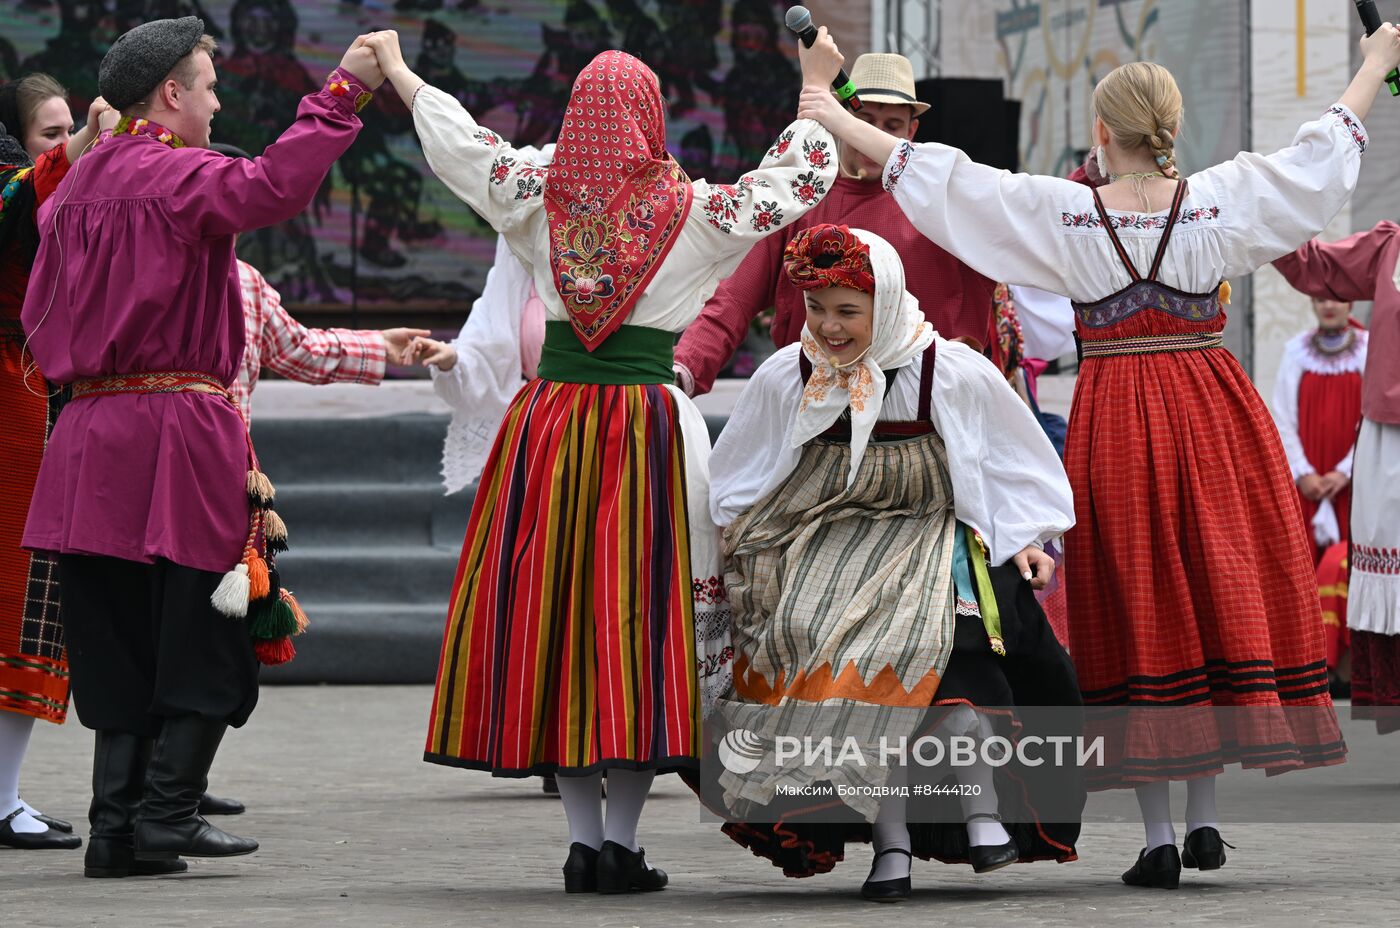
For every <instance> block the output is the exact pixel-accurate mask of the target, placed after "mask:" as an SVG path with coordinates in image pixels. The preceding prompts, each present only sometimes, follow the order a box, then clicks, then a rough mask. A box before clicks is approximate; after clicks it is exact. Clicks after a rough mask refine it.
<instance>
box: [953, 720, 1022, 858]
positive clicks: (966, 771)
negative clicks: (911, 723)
mask: <svg viewBox="0 0 1400 928" xmlns="http://www.w3.org/2000/svg"><path fill="white" fill-rule="evenodd" d="M939 734H940V735H942V736H943V737H945V738H946V737H950V736H954V735H964V736H967V737H971V738H976V739H977V741H978V742H979V743H980V742H982V741H985V740H986V739H988V738H990V737H991V736H992V723H991V722H989V721H987V717H986V716H984V715H983V714H982V713H980V712H977V711H976V710H974V709H972V708H971V707H970V706H958V707H957V708H956V709H954V710H953V711H952V712H951V713H949V715H948V717H947V718H946V719H944V721H943V723H942V724H941V725H940V726H939ZM953 772H954V773H955V774H956V775H957V778H958V783H960V784H961V785H963V786H965V787H969V789H968V793H969V794H971V793H976V795H964V796H961V797H959V802H960V803H961V805H962V811H963V819H964V820H968V819H971V820H970V821H968V822H967V843H968V844H970V845H971V846H973V847H991V846H995V845H999V844H1005V843H1006V842H1008V841H1010V840H1011V835H1009V834H1007V832H1006V829H1005V828H1004V827H1002V824H1001V822H1000V821H998V820H997V819H994V818H976V819H973V818H972V816H973V815H977V814H979V813H980V814H982V815H995V814H997V810H998V808H999V803H998V800H997V787H996V781H995V780H994V779H993V773H994V771H993V770H992V768H991V766H990V765H989V764H987V763H985V762H984V761H982V760H981V759H980V755H979V759H978V760H977V762H976V763H975V764H972V765H970V766H966V767H954V768H953Z"/></svg>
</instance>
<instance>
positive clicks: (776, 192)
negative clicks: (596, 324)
mask: <svg viewBox="0 0 1400 928" xmlns="http://www.w3.org/2000/svg"><path fill="white" fill-rule="evenodd" d="M413 123H414V127H415V128H416V129H417V131H418V137H419V139H420V140H421V141H422V143H423V154H424V155H425V156H426V158H427V160H428V165H429V166H430V167H431V168H432V169H433V173H434V174H436V175H437V176H438V177H439V178H440V179H441V180H442V182H443V183H444V184H446V185H447V186H448V188H449V189H451V190H452V192H453V193H455V194H456V195H457V196H458V197H460V198H461V199H462V200H464V201H466V203H467V204H468V205H470V206H471V207H472V209H474V210H476V211H477V213H479V214H480V215H481V217H482V218H483V219H485V220H486V221H487V222H489V223H490V224H491V225H492V227H494V228H495V229H496V230H497V231H498V232H500V233H501V235H503V236H504V237H505V239H506V243H507V244H508V245H509V246H510V249H511V251H512V252H513V253H514V254H515V256H516V257H517V258H519V259H520V262H521V263H522V264H523V265H524V266H525V267H526V269H527V270H528V271H529V272H530V274H531V275H532V276H533V278H534V282H535V289H536V291H537V292H538V293H539V295H540V298H541V299H542V300H543V301H544V304H545V309H546V311H547V312H548V314H549V318H550V319H554V320H560V321H562V320H565V319H567V318H568V316H567V314H566V313H565V311H564V304H563V301H561V300H560V299H559V293H558V290H557V289H556V281H555V280H554V271H553V268H552V266H551V263H550V259H549V222H548V217H547V215H546V211H545V210H544V208H543V207H544V178H545V175H546V173H547V169H546V168H544V167H542V166H540V165H539V164H537V163H536V162H534V161H532V160H530V159H529V158H527V157H521V156H520V155H519V154H518V153H517V152H516V151H515V149H513V148H512V147H511V146H510V144H509V143H508V142H506V141H505V140H504V139H502V138H501V137H500V136H499V135H497V134H496V133H494V132H492V131H491V130H490V129H486V128H484V127H481V126H479V125H477V123H476V121H475V120H474V119H472V117H471V115H470V114H469V113H467V111H466V110H465V109H463V108H462V105H461V104H460V103H459V102H457V100H456V99H455V98H454V97H452V96H449V95H448V94H446V93H444V92H442V91H441V90H438V89H437V88H435V87H432V86H431V85H426V84H425V85H424V86H423V87H422V88H421V89H420V90H419V91H418V93H417V96H416V97H415V98H414V100H413ZM836 163H837V159H836V143H835V141H834V140H833V139H832V137H831V134H830V133H829V132H827V131H826V129H825V128H823V127H822V125H821V124H820V123H818V122H816V121H815V120H811V119H799V120H797V121H796V122H794V123H792V124H791V125H790V126H788V127H787V129H785V130H784V131H783V133H782V134H781V135H780V136H779V137H778V140H777V141H776V142H775V143H774V145H773V147H772V148H771V149H769V151H768V155H767V157H765V158H764V159H763V163H762V164H760V165H759V166H758V167H757V168H755V169H754V170H752V171H750V172H748V173H747V174H745V175H744V176H743V178H741V179H740V180H739V181H738V182H737V183H735V184H733V185H729V184H713V183H710V182H709V181H705V180H696V181H693V182H692V185H693V187H694V200H693V202H692V204H691V207H690V213H689V215H688V216H687V217H686V220H685V224H684V225H683V226H682V227H681V231H680V233H679V234H678V235H677V237H676V241H675V244H674V245H673V246H672V247H671V251H670V253H668V254H667V256H666V260H665V262H664V263H663V264H662V265H661V267H660V269H659V270H658V271H657V272H656V276H655V277H653V278H652V279H651V282H650V283H649V285H648V286H647V290H646V292H645V293H644V294H643V295H642V296H641V298H640V299H639V300H638V301H637V303H636V305H635V306H634V307H633V309H632V312H631V314H630V315H629V317H628V318H627V320H626V322H627V324H628V325H641V326H650V327H652V328H657V329H665V330H667V331H671V332H679V331H680V330H681V329H684V328H685V327H686V326H687V325H689V324H690V323H691V322H692V321H694V319H695V317H696V316H698V315H699V314H700V310H701V308H703V307H704V305H705V301H706V300H708V299H709V298H710V296H711V295H712V294H713V293H714V291H715V288H716V287H717V286H718V285H719V282H720V281H721V280H723V279H724V278H725V277H727V276H728V275H729V274H731V273H733V271H734V269H735V268H736V267H737V266H738V264H739V262H740V261H741V260H743V257H744V255H745V254H746V253H747V252H748V250H749V248H750V247H752V246H753V244H754V243H755V242H757V241H758V240H759V239H761V238H763V236H765V235H767V234H768V233H770V232H772V231H774V230H776V229H779V228H781V227H782V226H785V225H787V224H789V223H791V222H793V221H794V220H796V219H797V218H798V217H799V216H801V215H802V214H803V213H805V212H806V211H807V210H808V209H810V208H811V207H813V206H815V205H817V203H819V202H821V199H822V197H823V196H825V195H826V192H827V191H828V190H829V189H830V188H831V184H832V182H833V181H834V180H835V179H836V170H837V168H836Z"/></svg>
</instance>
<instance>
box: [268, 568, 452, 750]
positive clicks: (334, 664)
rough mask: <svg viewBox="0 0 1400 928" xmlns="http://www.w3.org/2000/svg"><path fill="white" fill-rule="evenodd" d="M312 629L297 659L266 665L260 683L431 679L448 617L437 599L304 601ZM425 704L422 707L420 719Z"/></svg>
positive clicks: (444, 600)
mask: <svg viewBox="0 0 1400 928" xmlns="http://www.w3.org/2000/svg"><path fill="white" fill-rule="evenodd" d="M302 605H303V606H304V607H305V609H306V614H307V616H308V617H309V618H310V619H311V627H310V628H308V629H307V631H306V634H304V635H302V636H300V637H299V638H297V639H296V648H297V656H296V659H295V660H293V661H292V662H290V663H288V664H283V665H282V666H280V667H264V668H263V671H262V680H263V682H264V683H274V684H276V683H290V684H295V683H432V682H433V680H434V679H435V678H436V675H437V663H438V653H439V652H440V650H441V648H442V630H443V627H444V625H445V622H446V617H447V596H446V595H444V596H443V597H442V599H441V601H440V602H434V603H423V604H418V605H405V604H403V603H395V602H358V603H345V602H322V601H315V600H307V601H305V602H303V603H302ZM427 711H428V707H427V706H426V705H425V706H424V707H423V712H424V717H423V720H422V721H423V722H424V723H426V721H427Z"/></svg>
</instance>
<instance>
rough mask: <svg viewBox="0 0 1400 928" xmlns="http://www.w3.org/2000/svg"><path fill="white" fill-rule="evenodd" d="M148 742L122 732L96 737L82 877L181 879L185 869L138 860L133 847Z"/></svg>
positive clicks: (183, 865) (175, 863)
mask: <svg viewBox="0 0 1400 928" xmlns="http://www.w3.org/2000/svg"><path fill="white" fill-rule="evenodd" d="M150 757H151V739H149V738H143V737H141V736H140V735H132V734H127V733H126V732H114V731H99V732H97V737H96V739H95V742H94V746H93V752H92V805H91V806H90V807H89V808H88V823H89V824H90V825H91V826H92V834H91V836H90V837H89V838H88V845H87V852H86V854H85V855H84V856H83V876H88V877H97V878H103V877H127V876H153V875H158V874H162V873H183V872H185V871H186V870H188V869H189V864H187V863H185V862H184V861H183V860H180V859H179V858H176V859H174V860H137V859H136V851H135V848H134V847H133V845H132V833H133V829H134V828H135V823H136V811H137V809H139V808H140V806H141V791H142V788H143V787H144V785H145V781H146V763H147V762H148V761H149V760H150Z"/></svg>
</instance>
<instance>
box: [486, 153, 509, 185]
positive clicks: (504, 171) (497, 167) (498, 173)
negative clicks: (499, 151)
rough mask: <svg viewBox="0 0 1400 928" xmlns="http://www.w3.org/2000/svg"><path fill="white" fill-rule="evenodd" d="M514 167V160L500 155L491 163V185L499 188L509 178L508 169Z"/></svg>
mask: <svg viewBox="0 0 1400 928" xmlns="http://www.w3.org/2000/svg"><path fill="white" fill-rule="evenodd" d="M513 167H515V159H514V158H512V157H511V156H510V155H500V156H499V157H497V158H496V160H495V161H492V162H491V183H493V184H495V185H496V186H497V187H499V186H500V185H501V184H504V183H505V182H506V178H507V177H510V169H511V168H513Z"/></svg>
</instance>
